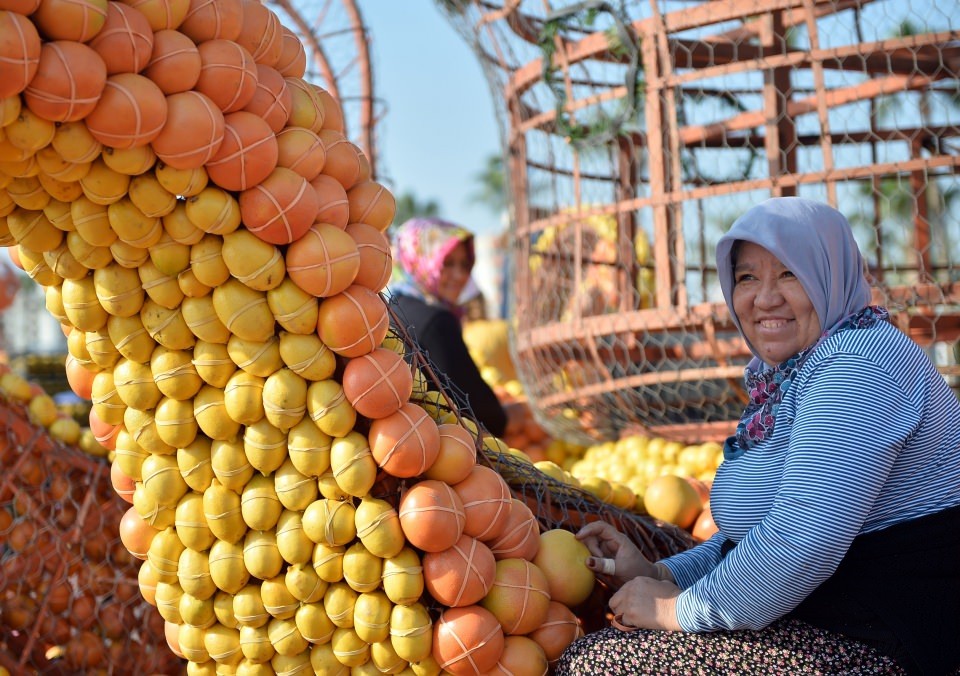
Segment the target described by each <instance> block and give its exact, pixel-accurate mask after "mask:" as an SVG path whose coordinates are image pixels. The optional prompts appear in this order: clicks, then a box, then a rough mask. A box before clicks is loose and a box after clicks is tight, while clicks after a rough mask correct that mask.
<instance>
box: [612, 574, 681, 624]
mask: <svg viewBox="0 0 960 676" xmlns="http://www.w3.org/2000/svg"><path fill="white" fill-rule="evenodd" d="M679 594H680V588H679V587H677V586H676V585H675V584H673V583H672V582H665V581H663V580H653V579H650V578H649V577H638V578H636V579H633V580H631V581H630V582H627V583H626V584H624V585H623V586H622V587H621V588H620V590H619V591H618V592H617V593H616V594H614V595H613V596H612V597H611V598H610V610H611V611H612V612H613V615H614V617H616V618H617V621H618V622H619V623H620V624H622V625H625V626H627V627H631V628H632V627H636V628H638V629H666V630H668V631H683V629H682V628H681V627H680V624H679V623H678V622H677V596H678V595H679Z"/></svg>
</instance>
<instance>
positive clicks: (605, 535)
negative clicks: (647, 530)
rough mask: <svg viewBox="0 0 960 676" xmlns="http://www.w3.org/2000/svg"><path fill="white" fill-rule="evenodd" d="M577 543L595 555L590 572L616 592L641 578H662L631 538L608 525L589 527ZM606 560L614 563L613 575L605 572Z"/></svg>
mask: <svg viewBox="0 0 960 676" xmlns="http://www.w3.org/2000/svg"><path fill="white" fill-rule="evenodd" d="M577 539H578V540H580V541H581V542H583V544H585V545H586V546H587V549H589V550H590V553H591V554H592V555H593V556H591V557H590V558H588V559H587V568H589V569H590V570H592V571H593V572H594V573H596V574H597V575H599V576H600V578H601V579H602V580H604V581H605V582H607V583H608V584H610V585H611V586H612V587H614V588H615V589H616V588H619V587H620V586H622V585H623V584H624V583H626V582H628V581H629V580H632V579H633V578H635V577H638V576H642V577H652V578H655V579H659V578H660V577H661V576H660V575H659V574H658V573H659V572H660V571H659V570H657V568H656V566H654V565H653V564H652V563H651V562H650V561H648V560H647V558H646V557H645V556H644V555H643V554H641V553H640V550H639V549H637V546H636V545H634V544H633V542H631V540H630V538H628V537H627V536H626V535H624V534H623V533H621V532H620V531H618V530H617V529H616V527H614V526H613V525H611V524H609V523H607V522H605V521H594V522H592V523H588V524H587V525H586V526H584V527H583V528H581V529H580V531H579V532H578V533H577ZM604 559H611V560H612V561H613V566H614V571H613V573H609V569H608V570H607V571H605V570H604Z"/></svg>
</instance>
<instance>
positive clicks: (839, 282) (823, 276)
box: [717, 197, 888, 460]
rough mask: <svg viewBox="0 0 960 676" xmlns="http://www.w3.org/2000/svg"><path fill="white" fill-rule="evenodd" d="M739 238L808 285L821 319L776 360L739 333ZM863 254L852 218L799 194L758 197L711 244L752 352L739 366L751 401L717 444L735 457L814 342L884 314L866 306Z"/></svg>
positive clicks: (762, 424)
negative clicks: (810, 336)
mask: <svg viewBox="0 0 960 676" xmlns="http://www.w3.org/2000/svg"><path fill="white" fill-rule="evenodd" d="M737 242H752V243H754V244H757V245H759V246H762V247H763V248H764V249H766V250H767V251H769V252H770V253H772V254H773V255H774V256H776V257H777V259H778V260H779V261H780V262H781V263H783V265H784V266H786V268H787V269H788V270H790V271H791V272H792V273H793V274H794V275H796V277H797V279H798V280H799V281H800V284H801V285H802V286H803V290H804V291H806V293H807V296H808V297H809V298H810V302H811V303H812V304H813V307H814V309H815V310H816V311H817V316H818V317H819V319H820V334H821V335H820V339H819V340H818V341H817V342H815V343H814V344H813V345H809V346H806V347H805V348H804V349H803V350H801V351H800V352H799V353H797V354H796V355H793V356H792V357H790V358H789V359H787V360H786V361H784V362H782V363H780V364H766V363H765V362H764V361H763V360H762V359H761V358H760V356H759V354H758V353H757V350H756V348H755V347H754V346H753V345H751V344H750V341H749V340H747V337H746V336H745V335H744V333H743V327H742V326H741V324H740V319H739V318H738V317H737V313H736V311H735V310H734V307H733V285H734V277H733V265H734V261H733V251H734V246H735V244H736V243H737ZM864 271H865V270H864V263H863V256H861V255H860V249H859V248H858V247H857V242H856V240H854V238H853V232H852V230H851V229H850V224H849V223H848V222H847V219H846V218H844V217H843V214H841V213H840V212H839V211H837V210H836V209H833V208H832V207H829V206H827V205H826V204H821V203H819V202H814V201H812V200H807V199H802V198H800V197H776V198H773V199H769V200H767V201H765V202H761V203H760V204H758V205H757V206H755V207H753V208H752V209H750V210H749V211H747V212H746V213H745V214H744V215H743V216H741V217H740V218H738V219H737V220H736V221H735V222H734V224H733V225H732V226H731V227H730V230H729V231H728V232H727V233H726V234H725V235H724V236H723V237H721V238H720V241H719V242H718V243H717V274H718V275H719V277H720V288H721V289H723V297H724V299H725V300H726V301H727V307H728V308H730V316H731V318H732V319H733V322H734V323H735V324H736V325H737V329H738V330H739V331H740V335H741V336H743V339H744V341H745V342H746V343H747V346H748V347H749V348H750V351H751V352H753V355H754V357H753V359H751V360H750V363H749V364H748V365H747V368H746V369H745V371H744V386H745V388H746V391H747V396H748V397H749V401H748V403H747V405H746V407H745V408H744V411H743V414H742V415H741V417H740V422H739V423H738V424H737V429H736V432H735V433H734V435H733V436H731V437H730V438H728V439H727V440H726V442H725V443H724V445H723V455H724V458H725V459H727V460H735V459H736V458H738V457H740V456H741V455H743V453H745V452H746V451H747V450H749V449H750V448H752V447H753V446H755V445H757V444H758V443H760V442H761V441H763V440H764V439H765V438H767V437H769V436H770V435H771V434H773V430H774V426H775V425H776V419H777V412H778V410H779V408H780V402H781V401H782V400H783V397H784V396H785V395H786V393H787V391H788V390H789V389H790V386H791V383H792V381H793V379H794V377H795V376H796V374H797V373H798V372H799V371H800V369H801V368H802V367H803V364H804V362H805V361H806V360H807V359H808V358H809V357H810V355H811V354H813V352H814V351H815V350H816V349H817V346H819V345H820V343H822V342H823V340H825V339H826V337H827V336H830V335H832V334H833V333H835V332H838V331H847V330H855V329H865V328H869V327H871V326H873V325H874V324H875V323H876V322H878V321H883V320H885V319H886V318H887V316H888V315H887V311H886V310H885V309H884V308H881V307H874V306H869V305H868V303H869V302H870V297H871V293H870V284H869V283H868V282H867V278H866V277H865V276H864Z"/></svg>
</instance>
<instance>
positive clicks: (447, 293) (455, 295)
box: [437, 242, 473, 305]
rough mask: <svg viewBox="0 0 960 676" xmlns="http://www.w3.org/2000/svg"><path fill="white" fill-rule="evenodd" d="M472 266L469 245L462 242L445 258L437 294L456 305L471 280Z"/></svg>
mask: <svg viewBox="0 0 960 676" xmlns="http://www.w3.org/2000/svg"><path fill="white" fill-rule="evenodd" d="M472 267H473V265H472V263H471V261H470V253H469V251H468V250H467V245H466V244H464V243H463V242H461V243H460V244H458V245H457V246H455V247H454V248H453V249H452V250H451V251H450V253H448V254H447V257H446V258H444V259H443V269H442V270H441V271H440V280H439V282H438V284H437V295H438V296H439V297H440V298H441V299H443V300H445V301H446V302H448V303H450V304H451V305H456V304H457V301H459V300H460V294H462V293H463V290H464V288H465V287H466V286H467V282H468V281H469V280H470V269H471V268H472Z"/></svg>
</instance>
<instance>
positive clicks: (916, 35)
mask: <svg viewBox="0 0 960 676" xmlns="http://www.w3.org/2000/svg"><path fill="white" fill-rule="evenodd" d="M439 4H440V5H441V6H442V7H443V9H444V11H445V12H446V14H447V16H448V18H449V20H450V21H451V23H452V24H453V25H454V26H455V27H456V28H457V29H458V30H459V32H460V33H461V34H462V35H463V36H464V37H465V39H467V40H468V41H469V42H470V44H471V45H472V46H473V47H474V50H475V52H476V54H477V56H478V58H479V59H480V61H481V62H482V64H483V66H484V68H485V71H486V74H487V76H488V80H489V82H490V85H491V88H492V90H493V94H494V98H495V101H496V104H497V108H498V111H499V116H500V123H501V130H502V134H503V141H504V151H505V154H504V157H505V160H506V170H507V171H508V172H509V174H508V175H509V177H510V185H511V191H512V194H511V198H512V213H511V217H512V218H511V220H512V229H511V232H510V237H511V240H512V250H513V256H512V258H513V261H512V275H513V278H512V289H511V292H512V305H513V309H512V317H513V318H514V330H513V335H512V349H513V351H514V353H515V357H516V363H517V365H518V371H519V376H520V379H521V380H522V382H523V383H524V385H525V386H526V388H527V391H528V394H529V396H530V401H531V405H532V406H533V407H534V409H535V411H536V412H537V416H538V419H539V420H540V422H541V424H543V425H544V427H546V428H547V429H548V430H549V431H550V432H551V433H552V434H553V435H554V436H559V437H562V438H567V439H572V440H579V441H581V442H587V443H589V442H593V441H595V440H598V439H613V438H617V437H618V436H622V435H624V434H625V433H627V432H631V433H633V432H641V433H652V434H658V435H661V436H664V437H667V438H675V439H678V440H681V441H688V442H696V441H703V440H707V439H713V438H719V437H722V436H724V435H726V434H728V433H729V432H730V431H731V430H732V428H733V422H732V421H735V420H736V419H737V418H738V417H739V413H740V411H741V409H742V405H743V402H744V400H745V399H744V396H745V395H744V393H743V391H742V387H741V378H742V373H743V365H744V364H745V362H746V359H747V357H748V356H749V355H748V352H747V350H746V348H745V345H744V344H743V342H742V340H740V338H739V336H738V335H737V333H736V332H735V330H734V329H733V327H732V324H731V323H730V321H729V314H728V312H727V309H726V306H725V305H724V303H723V301H722V296H721V294H720V291H719V285H718V283H717V276H716V270H715V266H714V264H713V250H714V244H715V242H716V240H717V239H718V237H719V236H720V235H721V234H722V233H723V232H724V231H725V230H726V229H727V228H728V227H729V225H730V223H732V221H733V220H734V219H735V218H736V217H737V216H738V215H739V214H740V213H742V212H743V211H745V210H746V209H747V208H749V207H750V206H751V205H753V204H755V203H756V202H758V201H760V200H762V199H764V198H766V197H769V196H780V195H801V196H804V197H810V198H814V199H820V200H822V201H826V202H829V203H830V204H832V205H834V206H836V207H837V208H839V209H840V210H841V211H842V212H844V214H845V215H846V216H847V217H848V218H849V220H850V221H851V223H852V225H853V226H854V228H855V231H856V236H857V239H858V242H859V244H860V247H861V249H862V250H863V252H864V255H865V257H866V258H867V260H868V263H869V265H870V274H871V275H872V281H873V283H874V289H875V300H876V301H877V302H879V303H882V304H884V305H887V306H888V307H889V308H890V309H891V312H892V315H893V317H894V321H896V322H897V324H898V325H899V326H900V327H901V328H902V329H903V330H905V331H906V332H907V333H908V334H909V335H911V336H912V337H913V338H914V339H915V340H916V341H917V342H918V343H920V344H921V345H923V346H924V347H929V348H931V354H933V353H934V348H938V346H943V345H945V344H947V343H949V342H952V341H955V340H956V339H957V337H958V334H960V304H958V302H960V286H958V277H960V267H958V266H960V248H958V245H957V242H958V237H960V222H958V216H960V212H958V207H960V202H958V200H957V199H956V197H957V196H958V194H960V182H958V178H957V167H958V165H960V153H958V152H957V151H958V146H960V142H958V139H957V136H958V131H960V86H958V71H960V2H957V0H945V1H942V0H936V1H934V0H922V1H920V2H910V3H903V2H895V1H894V0H825V1H824V0H751V1H745V0H712V1H710V2H698V1H696V0H650V1H649V2H642V1H639V0H637V1H622V2H600V1H588V2H577V3H571V2H551V1H548V0H540V1H536V2H535V1H533V0H504V1H503V2H491V1H487V0H445V1H443V2H440V3H439ZM941 353H942V354H948V355H949V356H950V357H951V359H952V354H949V351H948V350H944V349H942V347H941V348H940V349H938V350H937V354H941ZM950 361H951V360H950V359H940V365H941V367H942V370H943V371H944V372H945V373H946V374H955V373H956V366H953V365H951V364H950V363H949V362H950ZM954 363H955V360H954Z"/></svg>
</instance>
